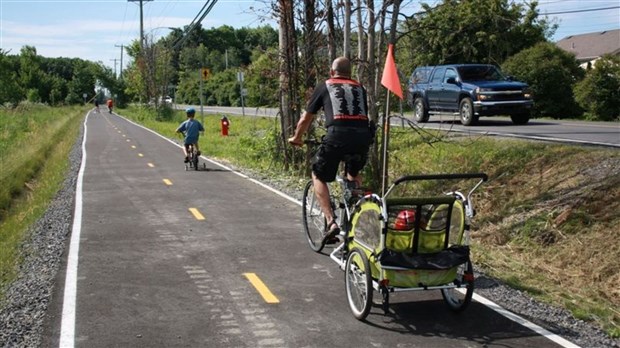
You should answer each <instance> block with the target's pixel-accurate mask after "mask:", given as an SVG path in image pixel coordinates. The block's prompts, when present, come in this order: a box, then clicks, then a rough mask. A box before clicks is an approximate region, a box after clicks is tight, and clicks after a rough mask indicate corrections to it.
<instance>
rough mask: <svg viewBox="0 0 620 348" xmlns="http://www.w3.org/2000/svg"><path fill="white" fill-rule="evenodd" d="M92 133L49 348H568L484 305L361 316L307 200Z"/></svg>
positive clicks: (428, 296)
mask: <svg viewBox="0 0 620 348" xmlns="http://www.w3.org/2000/svg"><path fill="white" fill-rule="evenodd" d="M85 125H86V138H85V139H86V141H85V144H84V150H85V154H86V157H85V158H86V159H85V162H84V163H83V181H82V184H81V185H82V186H81V190H80V189H78V192H77V195H78V197H77V203H76V205H77V208H78V209H76V214H77V215H76V221H77V223H76V224H74V230H73V232H72V233H73V235H72V236H71V238H72V240H71V250H70V251H69V256H68V261H67V263H66V265H65V269H63V270H62V271H61V273H62V274H63V275H62V276H61V277H60V279H59V281H58V288H57V289H56V290H55V291H56V293H57V294H59V295H57V296H54V302H53V303H51V304H50V313H49V314H48V316H49V318H50V321H49V323H48V325H47V328H46V332H48V333H49V334H48V335H46V337H45V338H44V341H43V342H42V346H43V347H57V346H63V347H64V346H66V347H73V346H75V347H89V348H96V347H451V348H454V347H558V346H559V345H558V344H557V343H555V342H554V341H552V340H550V339H549V338H547V337H543V336H541V335H539V334H537V333H536V332H534V331H532V330H530V329H528V328H526V327H524V326H523V325H521V324H518V323H516V322H513V321H511V320H509V319H507V318H505V317H504V316H501V315H499V314H498V313H496V312H495V311H493V310H492V309H490V308H488V307H487V306H485V305H483V304H481V303H478V302H473V303H472V304H471V306H470V307H469V308H468V309H467V310H466V311H465V312H463V313H461V314H454V313H452V312H450V311H449V309H448V308H447V307H446V306H445V304H444V303H443V300H442V299H441V295H440V293H439V292H438V291H432V292H431V291H429V292H420V293H408V294H404V293H400V294H395V295H393V296H392V297H391V300H392V305H391V313H390V314H389V315H387V316H384V315H383V312H382V310H381V309H380V307H379V306H375V307H374V308H373V310H372V311H371V314H370V315H369V317H368V320H367V322H360V321H357V320H356V319H355V318H354V317H353V316H352V315H351V313H350V312H349V308H348V304H347V301H346V294H345V289H344V281H343V273H342V272H341V271H340V270H339V269H338V268H337V266H336V264H334V263H333V262H332V261H331V260H330V259H329V258H328V257H327V256H326V255H319V254H316V253H314V252H313V251H311V250H310V249H309V248H308V246H307V244H306V241H305V239H304V237H303V235H302V226H301V216H300V210H301V209H300V206H299V205H298V204H297V203H296V202H294V201H292V200H291V199H288V198H286V197H284V196H283V195H278V194H276V193H274V192H273V191H271V190H268V189H266V188H265V187H263V186H260V185H258V184H257V183H255V182H253V181H251V180H249V179H248V178H246V177H243V176H242V175H239V174H237V173H235V172H232V171H230V170H229V169H227V168H224V167H221V166H218V165H216V164H214V163H211V162H208V161H204V162H206V164H207V170H201V171H185V169H184V164H183V161H182V153H181V149H180V148H179V147H178V146H176V145H175V144H173V143H172V142H171V141H169V140H167V139H164V138H163V137H161V136H159V135H156V134H154V133H153V132H151V131H149V130H146V129H144V128H142V127H140V126H138V125H135V124H133V123H131V122H129V121H127V120H125V119H123V118H121V117H118V116H116V115H110V114H108V113H100V114H95V113H90V115H88V117H87V118H86V123H85ZM79 185H80V184H78V188H79V187H80V186H79ZM78 245H79V251H78V250H77V249H76V248H77V246H78ZM64 274H66V277H65V276H64ZM62 294H64V299H63V296H62ZM375 298H377V299H378V298H379V296H377V295H375Z"/></svg>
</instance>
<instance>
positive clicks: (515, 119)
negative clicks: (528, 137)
mask: <svg viewBox="0 0 620 348" xmlns="http://www.w3.org/2000/svg"><path fill="white" fill-rule="evenodd" d="M510 119H511V120H512V123H514V124H518V125H524V124H527V123H528V122H529V121H530V114H529V113H528V112H524V113H521V114H515V115H510Z"/></svg>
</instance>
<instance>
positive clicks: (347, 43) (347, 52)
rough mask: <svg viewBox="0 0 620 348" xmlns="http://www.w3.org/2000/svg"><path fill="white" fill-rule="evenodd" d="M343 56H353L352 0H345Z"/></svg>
mask: <svg viewBox="0 0 620 348" xmlns="http://www.w3.org/2000/svg"><path fill="white" fill-rule="evenodd" d="M343 41H344V42H343V46H342V47H343V50H344V53H343V56H345V57H347V58H351V0H344V40H343Z"/></svg>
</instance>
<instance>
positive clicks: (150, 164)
mask: <svg viewBox="0 0 620 348" xmlns="http://www.w3.org/2000/svg"><path fill="white" fill-rule="evenodd" d="M146 165H147V166H149V167H151V168H155V165H154V164H153V163H147V164H146Z"/></svg>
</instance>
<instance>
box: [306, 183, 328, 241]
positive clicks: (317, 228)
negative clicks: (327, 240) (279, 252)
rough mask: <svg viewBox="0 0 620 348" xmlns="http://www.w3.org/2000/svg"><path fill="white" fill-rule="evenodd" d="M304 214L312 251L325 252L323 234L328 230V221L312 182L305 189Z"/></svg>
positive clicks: (307, 236)
mask: <svg viewBox="0 0 620 348" xmlns="http://www.w3.org/2000/svg"><path fill="white" fill-rule="evenodd" d="M301 209H302V213H303V225H304V232H305V233H306V239H307V240H308V245H310V249H312V250H314V251H316V252H317V253H318V252H321V250H323V247H324V245H323V243H322V240H323V234H324V231H325V229H326V228H327V221H326V220H325V216H323V213H322V212H321V207H320V206H319V202H318V200H317V199H316V196H315V194H314V185H313V183H312V180H310V181H308V183H307V184H306V187H305V189H304V195H303V200H302V204H301Z"/></svg>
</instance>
